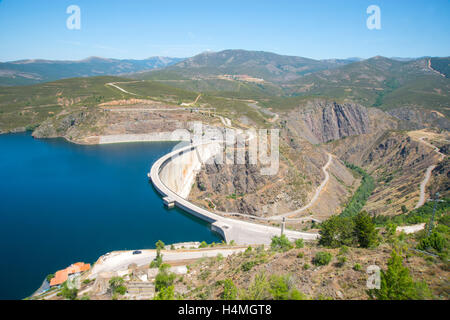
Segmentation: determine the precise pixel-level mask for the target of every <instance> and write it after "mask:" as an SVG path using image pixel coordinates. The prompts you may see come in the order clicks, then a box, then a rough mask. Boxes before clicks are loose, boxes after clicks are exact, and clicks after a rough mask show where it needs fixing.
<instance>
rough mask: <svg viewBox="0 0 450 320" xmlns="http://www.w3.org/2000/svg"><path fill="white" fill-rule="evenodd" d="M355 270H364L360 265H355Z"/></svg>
mask: <svg viewBox="0 0 450 320" xmlns="http://www.w3.org/2000/svg"><path fill="white" fill-rule="evenodd" d="M353 270H355V271H361V270H362V267H361V265H360V264H359V263H355V265H354V266H353Z"/></svg>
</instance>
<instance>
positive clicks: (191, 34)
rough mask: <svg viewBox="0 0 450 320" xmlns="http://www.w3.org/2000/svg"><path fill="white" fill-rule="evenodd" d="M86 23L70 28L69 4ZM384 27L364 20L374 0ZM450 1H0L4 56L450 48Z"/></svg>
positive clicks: (337, 53)
mask: <svg viewBox="0 0 450 320" xmlns="http://www.w3.org/2000/svg"><path fill="white" fill-rule="evenodd" d="M72 4H75V5H78V6H79V7H80V8H81V29H80V30H69V29H67V27H66V20H67V18H68V17H69V15H68V14H67V13H66V9H67V7H68V6H69V5H72ZM372 4H375V5H378V6H379V7H380V8H381V30H369V29H367V27H366V19H367V17H368V14H367V13H366V9H367V7H368V6H369V5H372ZM449 16H450V1H449V0H426V1H418V0H408V1H406V0H370V1H366V0H314V1H300V0H291V1H285V0H276V1H267V0H257V1H253V0H239V1H235V0H222V1H215V0H208V1H196V0H183V1H171V0H165V1H162V0H159V1H153V0H127V1H125V0H122V1H119V0H70V1H66V0H0V61H10V60H18V59H29V58H43V59H59V60H62V59H65V60H75V59H83V58H86V57H88V56H101V57H108V58H134V59H142V58H146V57H150V56H155V55H162V56H172V57H188V56H193V55H195V54H198V53H200V52H203V51H207V50H212V51H220V50H223V49H247V50H264V51H272V52H276V53H279V54H288V55H296V56H303V57H309V58H315V59H324V58H347V57H362V58H368V57H372V56H375V55H383V56H387V57H392V56H396V57H419V56H449V55H450V19H449Z"/></svg>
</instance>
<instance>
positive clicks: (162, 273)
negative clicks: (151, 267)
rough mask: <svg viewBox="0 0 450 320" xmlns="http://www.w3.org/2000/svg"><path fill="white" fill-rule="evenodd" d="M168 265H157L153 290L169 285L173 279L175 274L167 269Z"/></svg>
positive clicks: (159, 289)
mask: <svg viewBox="0 0 450 320" xmlns="http://www.w3.org/2000/svg"><path fill="white" fill-rule="evenodd" d="M169 269H170V265H168V264H162V265H161V266H160V267H159V272H158V274H157V275H156V278H155V290H156V292H159V291H161V290H162V289H164V288H167V287H170V286H171V285H173V282H174V281H175V278H176V275H175V274H174V273H173V272H170V271H169Z"/></svg>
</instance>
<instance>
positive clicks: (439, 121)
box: [388, 107, 450, 130]
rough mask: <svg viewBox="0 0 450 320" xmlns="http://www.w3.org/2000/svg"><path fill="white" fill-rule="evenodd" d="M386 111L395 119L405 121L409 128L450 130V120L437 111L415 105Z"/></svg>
mask: <svg viewBox="0 0 450 320" xmlns="http://www.w3.org/2000/svg"><path fill="white" fill-rule="evenodd" d="M388 113H389V114H390V115H392V116H394V117H396V118H397V119H400V120H403V121H405V122H407V123H408V125H409V126H410V127H409V129H423V128H427V127H438V128H441V129H444V130H450V120H448V119H447V118H446V117H445V115H443V114H442V113H440V112H438V111H434V110H426V109H420V108H417V107H402V108H397V109H393V110H390V111H388Z"/></svg>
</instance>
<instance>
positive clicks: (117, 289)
mask: <svg viewBox="0 0 450 320" xmlns="http://www.w3.org/2000/svg"><path fill="white" fill-rule="evenodd" d="M109 287H110V289H111V292H112V294H113V296H115V295H117V294H120V295H124V294H125V293H126V292H127V287H125V285H124V280H123V278H122V277H112V278H111V279H110V280H109Z"/></svg>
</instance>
